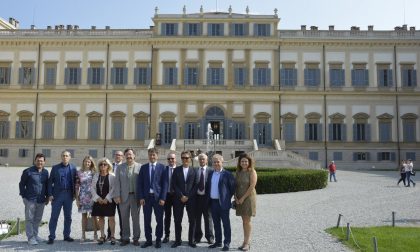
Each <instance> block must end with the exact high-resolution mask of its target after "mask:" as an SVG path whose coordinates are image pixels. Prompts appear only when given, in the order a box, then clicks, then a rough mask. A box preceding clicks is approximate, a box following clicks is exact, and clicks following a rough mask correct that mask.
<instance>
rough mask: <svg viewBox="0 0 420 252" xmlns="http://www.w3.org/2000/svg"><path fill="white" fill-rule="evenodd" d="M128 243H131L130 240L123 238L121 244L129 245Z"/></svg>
mask: <svg viewBox="0 0 420 252" xmlns="http://www.w3.org/2000/svg"><path fill="white" fill-rule="evenodd" d="M128 244H130V241H129V240H122V241H121V243H120V246H127V245H128Z"/></svg>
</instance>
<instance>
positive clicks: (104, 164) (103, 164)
mask: <svg viewBox="0 0 420 252" xmlns="http://www.w3.org/2000/svg"><path fill="white" fill-rule="evenodd" d="M99 166H108V164H107V163H101V164H99Z"/></svg>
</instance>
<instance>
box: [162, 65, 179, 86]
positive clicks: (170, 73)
mask: <svg viewBox="0 0 420 252" xmlns="http://www.w3.org/2000/svg"><path fill="white" fill-rule="evenodd" d="M163 84H164V85H177V84H178V68H177V67H176V63H175V62H173V63H172V62H171V63H169V62H167V63H163Z"/></svg>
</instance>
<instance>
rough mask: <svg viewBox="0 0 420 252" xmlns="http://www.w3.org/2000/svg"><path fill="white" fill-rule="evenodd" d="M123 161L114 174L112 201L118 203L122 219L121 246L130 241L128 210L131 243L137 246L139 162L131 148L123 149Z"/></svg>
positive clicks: (138, 231)
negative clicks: (131, 227)
mask: <svg viewBox="0 0 420 252" xmlns="http://www.w3.org/2000/svg"><path fill="white" fill-rule="evenodd" d="M124 156H125V160H126V162H125V163H122V164H121V165H119V166H118V168H117V172H116V174H115V191H114V193H115V195H114V201H115V203H117V204H119V207H120V212H121V219H122V227H120V228H122V241H121V244H120V245H121V246H125V245H127V244H129V243H130V212H131V220H132V222H133V236H132V238H133V245H134V246H139V245H140V243H139V238H140V204H139V201H138V200H137V190H136V182H137V177H138V175H139V171H140V164H139V163H136V161H135V158H136V153H135V151H134V150H133V149H131V148H127V149H126V150H124Z"/></svg>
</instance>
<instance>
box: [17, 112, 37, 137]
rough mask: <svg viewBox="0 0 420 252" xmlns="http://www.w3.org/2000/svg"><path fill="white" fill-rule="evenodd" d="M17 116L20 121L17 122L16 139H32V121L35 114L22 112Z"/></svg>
mask: <svg viewBox="0 0 420 252" xmlns="http://www.w3.org/2000/svg"><path fill="white" fill-rule="evenodd" d="M17 115H18V116H19V120H18V121H17V122H16V139H32V136H33V125H34V122H33V121H32V116H33V114H32V113H31V112H29V111H20V112H18V114H17Z"/></svg>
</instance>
